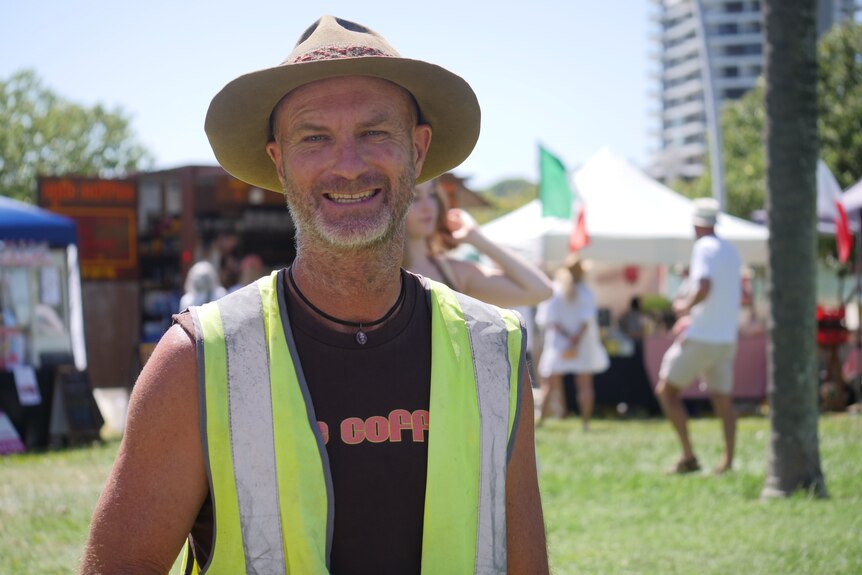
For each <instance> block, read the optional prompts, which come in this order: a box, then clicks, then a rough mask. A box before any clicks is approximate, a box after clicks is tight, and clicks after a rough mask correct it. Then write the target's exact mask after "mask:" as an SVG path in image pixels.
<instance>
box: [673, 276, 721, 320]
mask: <svg viewBox="0 0 862 575" xmlns="http://www.w3.org/2000/svg"><path fill="white" fill-rule="evenodd" d="M711 289H712V281H710V279H709V278H700V281H698V283H697V291H696V292H694V294H693V295H692V296H691V297H690V298H686V299H684V300H682V301H679V302H674V306H673V307H674V311H675V312H676V313H677V314H678V315H688V314H689V313H691V308H693V307H694V306H696V305H697V304H699V303H700V302H702V301H703V300H705V299H706V298H707V297H709V292H710V290H711Z"/></svg>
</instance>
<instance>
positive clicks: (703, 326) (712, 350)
mask: <svg viewBox="0 0 862 575" xmlns="http://www.w3.org/2000/svg"><path fill="white" fill-rule="evenodd" d="M718 215H719V205H718V202H717V201H716V200H714V199H712V198H699V199H696V200H694V212H693V216H692V223H693V224H694V232H695V237H696V240H695V242H694V247H693V249H692V255H691V263H690V265H689V276H688V282H689V283H688V289H686V290H685V293H684V295H683V296H682V297H681V298H679V299H677V300H675V301H674V302H673V309H674V312H675V313H676V315H677V317H678V319H677V322H676V324H675V325H674V327H673V333H674V334H675V335H676V339H675V340H674V342H673V344H672V345H671V347H670V348H669V349H668V350H667V352H666V353H665V355H664V358H662V363H661V368H660V369H659V382H658V385H657V386H656V395H657V396H658V400H659V403H660V404H661V407H662V411H663V412H664V413H665V415H666V416H667V418H668V419H669V420H670V422H671V424H672V426H673V428H674V430H675V431H676V433H677V436H678V437H679V440H680V443H681V446H682V455H681V457H680V459H679V460H678V461H677V462H676V464H675V465H674V466H673V467H672V468H671V469H669V470H668V472H669V473H690V472H694V471H698V470H699V469H700V463H699V462H698V460H697V457H696V456H695V454H694V449H693V448H692V445H691V439H690V438H689V433H688V417H687V414H686V410H685V406H684V404H683V402H682V399H681V397H680V395H681V393H682V391H683V390H684V389H685V388H686V387H688V386H689V385H691V384H692V383H693V381H694V380H695V378H697V377H698V376H699V377H701V378H702V380H703V382H704V384H705V385H706V386H707V388H708V390H709V398H710V401H711V402H712V406H713V409H714V410H715V413H716V415H718V417H719V419H720V420H721V424H722V432H723V436H724V456H723V457H722V459H721V462H720V463H719V464H718V466H717V467H716V468H715V473H724V472H726V471H729V470H730V469H731V468H732V466H733V452H734V445H735V441H736V439H735V438H736V414H735V412H734V409H733V396H732V393H733V363H734V357H735V356H736V341H737V334H738V326H737V322H738V317H739V309H740V302H741V289H742V287H741V286H742V278H741V268H742V261H741V259H740V257H739V252H738V251H737V249H736V248H735V247H734V246H733V244H731V243H730V242H728V241H725V240H723V239H721V238H719V237H718V236H716V234H715V226H716V222H717V220H718Z"/></svg>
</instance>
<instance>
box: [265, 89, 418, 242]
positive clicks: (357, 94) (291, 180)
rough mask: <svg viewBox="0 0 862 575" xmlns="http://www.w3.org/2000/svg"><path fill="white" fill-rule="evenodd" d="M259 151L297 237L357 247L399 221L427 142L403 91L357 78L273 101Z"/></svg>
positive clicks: (386, 235)
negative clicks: (271, 167) (280, 189)
mask: <svg viewBox="0 0 862 575" xmlns="http://www.w3.org/2000/svg"><path fill="white" fill-rule="evenodd" d="M274 132H275V141H274V142H270V143H269V144H267V152H268V153H269V155H270V157H271V158H272V160H273V162H274V163H275V167H276V170H277V171H278V176H279V179H280V180H281V182H282V185H284V189H285V194H286V196H287V202H288V205H289V207H290V211H291V214H292V216H293V218H294V221H295V223H296V226H297V231H298V235H299V237H300V239H301V240H302V241H303V242H308V241H318V242H322V243H323V244H324V245H328V246H330V247H337V246H340V247H345V248H360V247H368V246H372V245H374V244H378V243H381V242H384V241H386V240H388V239H390V238H392V237H394V235H395V234H396V232H398V231H399V230H400V229H401V227H402V226H403V222H404V216H405V214H406V212H407V209H408V208H409V207H410V203H411V200H412V196H413V185H414V182H415V179H416V174H417V173H418V172H419V170H421V168H422V163H423V162H424V160H425V154H426V152H427V150H428V144H429V143H430V140H431V128H430V127H429V126H427V125H419V126H417V125H416V114H415V111H414V109H413V106H412V102H411V99H410V97H409V95H408V94H407V92H406V91H404V90H403V89H401V88H400V87H398V86H396V85H395V84H392V83H390V82H388V81H385V80H381V79H378V78H370V77H365V76H347V77H340V78H330V79H327V80H319V81H317V82H313V83H311V84H307V85H305V86H302V87H300V88H297V89H296V90H294V91H293V92H291V93H290V94H289V95H288V96H287V97H286V98H285V99H284V100H283V101H282V102H281V104H279V106H278V108H277V110H276V115H275V129H274Z"/></svg>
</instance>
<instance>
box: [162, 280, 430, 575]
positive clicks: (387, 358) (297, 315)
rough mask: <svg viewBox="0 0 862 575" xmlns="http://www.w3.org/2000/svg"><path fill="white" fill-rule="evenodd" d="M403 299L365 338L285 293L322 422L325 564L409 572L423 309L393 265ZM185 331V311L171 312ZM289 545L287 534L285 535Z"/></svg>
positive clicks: (197, 536) (204, 528)
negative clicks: (328, 546)
mask: <svg viewBox="0 0 862 575" xmlns="http://www.w3.org/2000/svg"><path fill="white" fill-rule="evenodd" d="M402 278H403V281H404V284H405V290H406V291H405V299H404V303H403V304H402V306H401V308H400V310H399V311H398V312H397V313H396V314H395V315H394V316H393V318H392V319H391V320H389V321H388V322H387V323H386V324H384V325H383V326H381V327H380V328H378V329H374V330H370V331H367V334H368V342H367V343H366V344H365V345H360V344H359V343H357V341H356V338H355V336H354V334H351V333H340V332H335V331H332V330H330V329H328V328H326V327H324V326H322V325H321V324H320V322H319V321H318V319H317V317H316V316H315V315H313V312H310V311H309V310H308V309H307V308H306V307H305V306H304V305H303V304H302V302H300V301H296V300H294V299H293V298H285V297H284V294H285V293H289V291H288V290H287V289H286V288H285V283H284V279H285V273H284V271H282V272H281V273H280V274H279V301H280V304H281V305H285V299H286V300H287V301H286V305H287V312H288V316H289V318H290V327H291V332H292V334H293V337H294V339H295V341H296V347H297V350H298V353H299V355H300V358H301V364H302V369H303V372H304V373H305V377H306V380H307V381H308V388H309V393H310V394H311V400H312V403H313V405H314V410H315V416H316V418H317V421H318V423H319V425H321V428H322V429H324V438H325V440H326V452H327V455H328V457H329V466H330V470H331V473H332V485H333V492H334V497H333V499H334V510H335V521H334V531H333V540H332V554H331V571H332V572H333V573H337V574H343V573H418V572H419V570H420V562H421V551H422V521H423V517H424V505H425V478H426V471H427V456H428V450H427V445H428V443H427V442H428V431H427V429H428V406H429V399H430V386H431V385H430V382H431V314H430V309H429V307H428V301H427V298H426V293H425V289H424V288H423V287H422V285H421V283H420V281H419V279H418V277H417V276H415V275H413V274H410V273H407V272H402ZM177 317H178V321H179V323H181V324H182V325H183V327H184V328H185V329H186V330H187V331H189V329H190V328H191V330H192V331H190V333H193V327H192V326H191V321H189V320H190V318H188V314H181V316H177ZM192 538H193V541H194V552H195V556H196V557H197V559H198V562H199V564H201V565H203V564H204V563H205V562H206V558H207V557H209V552H210V549H211V547H212V503H211V501H210V499H209V497H208V498H207V502H206V503H205V505H204V507H203V508H202V509H201V513H200V515H199V517H198V520H197V521H196V522H195V527H194V528H193V530H192ZM288 545H289V542H288Z"/></svg>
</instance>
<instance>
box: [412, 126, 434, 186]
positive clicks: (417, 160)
mask: <svg viewBox="0 0 862 575" xmlns="http://www.w3.org/2000/svg"><path fill="white" fill-rule="evenodd" d="M430 146H431V126H430V125H428V124H418V125H417V126H416V127H415V128H413V165H414V166H415V167H416V174H417V175H419V174H420V173H421V172H422V166H424V165H425V158H426V156H427V155H428V148H429V147H430Z"/></svg>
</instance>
